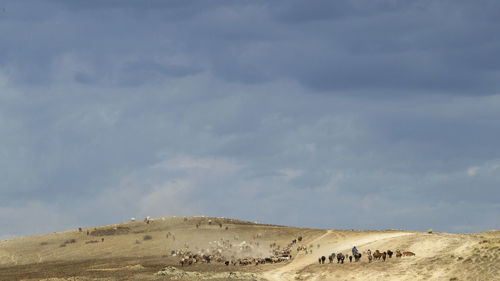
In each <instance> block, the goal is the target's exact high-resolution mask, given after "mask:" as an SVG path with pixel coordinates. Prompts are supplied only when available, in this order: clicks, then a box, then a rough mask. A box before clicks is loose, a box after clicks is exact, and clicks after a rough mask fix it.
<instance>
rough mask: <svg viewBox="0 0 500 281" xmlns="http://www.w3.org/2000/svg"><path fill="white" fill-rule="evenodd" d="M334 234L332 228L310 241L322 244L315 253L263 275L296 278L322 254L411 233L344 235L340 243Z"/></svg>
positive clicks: (277, 279) (284, 279)
mask: <svg viewBox="0 0 500 281" xmlns="http://www.w3.org/2000/svg"><path fill="white" fill-rule="evenodd" d="M332 235H334V233H333V231H332V230H328V231H327V232H326V233H325V234H322V235H320V236H319V237H317V238H315V239H314V240H313V241H311V242H309V243H311V244H321V249H320V250H318V251H316V252H315V253H314V254H313V255H304V254H299V255H297V256H296V257H295V258H294V259H293V260H292V261H291V262H290V263H289V264H287V265H284V266H282V267H280V268H277V269H274V270H270V271H267V272H264V273H263V274H262V277H263V278H265V279H267V280H273V281H288V280H295V277H296V276H297V272H298V271H300V270H302V269H303V268H305V267H306V266H308V265H310V264H314V263H316V262H317V258H318V257H320V256H328V255H330V254H331V253H332V252H335V253H338V252H344V253H345V252H346V251H350V249H351V247H352V246H353V245H357V246H358V247H361V246H363V245H365V244H369V243H372V242H376V241H380V240H384V239H390V238H394V237H399V236H405V235H411V233H408V232H395V233H381V234H368V235H366V236H365V237H353V238H348V237H344V238H342V239H341V241H342V242H341V243H338V242H337V241H336V240H337V239H334V238H337V237H328V236H332Z"/></svg>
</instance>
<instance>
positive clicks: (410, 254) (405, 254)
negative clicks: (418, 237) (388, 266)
mask: <svg viewBox="0 0 500 281" xmlns="http://www.w3.org/2000/svg"><path fill="white" fill-rule="evenodd" d="M414 255H415V253H413V252H403V256H414Z"/></svg>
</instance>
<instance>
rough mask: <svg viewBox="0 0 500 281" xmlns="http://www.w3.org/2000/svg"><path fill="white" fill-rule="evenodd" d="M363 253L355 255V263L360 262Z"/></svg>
mask: <svg viewBox="0 0 500 281" xmlns="http://www.w3.org/2000/svg"><path fill="white" fill-rule="evenodd" d="M361 256H362V255H361V253H360V252H357V253H355V254H354V261H355V262H358V261H359V260H360V259H361Z"/></svg>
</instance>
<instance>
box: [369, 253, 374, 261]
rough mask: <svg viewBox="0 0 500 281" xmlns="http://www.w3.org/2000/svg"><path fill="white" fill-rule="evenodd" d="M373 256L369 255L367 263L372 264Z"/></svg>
mask: <svg viewBox="0 0 500 281" xmlns="http://www.w3.org/2000/svg"><path fill="white" fill-rule="evenodd" d="M372 260H373V256H372V255H371V254H369V255H368V262H372Z"/></svg>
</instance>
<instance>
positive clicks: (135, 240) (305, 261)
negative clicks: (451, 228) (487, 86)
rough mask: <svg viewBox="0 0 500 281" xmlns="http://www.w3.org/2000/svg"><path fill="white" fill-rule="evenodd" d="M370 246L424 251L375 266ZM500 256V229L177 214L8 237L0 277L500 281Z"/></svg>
mask: <svg viewBox="0 0 500 281" xmlns="http://www.w3.org/2000/svg"><path fill="white" fill-rule="evenodd" d="M299 237H300V238H301V239H300V241H299V239H298V238H299ZM294 240H295V243H294V242H293V241H294ZM354 245H355V246H357V248H358V249H359V250H360V252H361V253H362V257H361V260H360V261H359V262H355V261H354V260H353V261H352V262H350V261H349V259H348V258H347V259H345V260H344V264H340V263H337V259H335V260H334V262H333V263H329V261H328V258H327V259H326V262H325V264H319V262H318V258H320V257H321V256H325V257H328V256H329V255H330V254H331V253H336V254H338V253H343V254H345V255H347V256H349V255H351V248H352V247H353V246H354ZM369 249H370V250H371V251H372V252H374V251H375V250H376V249H378V250H380V251H381V252H384V251H387V250H392V251H394V252H395V251H396V249H400V250H401V251H402V252H404V251H409V252H413V253H415V256H403V257H400V258H397V257H395V255H394V256H393V257H392V258H387V259H386V261H383V260H382V259H380V260H373V261H372V262H369V260H368V258H367V250H369ZM499 254H500V231H488V232H483V233H475V234H449V233H426V232H414V231H403V230H380V231H356V230H324V229H306V228H296V227H286V226H277V225H265V224H257V223H251V222H245V221H239V220H233V219H226V218H209V217H170V218H160V219H152V220H149V221H136V222H127V223H120V224H114V225H107V226H99V227H90V228H81V229H74V230H69V231H65V232H59V233H51V234H46V235H39V236H28V237H19V238H13V239H10V240H6V241H2V242H0V280H9V281H11V280H47V281H48V280H50V281H63V280H80V281H87V280H89V281H90V280H93V281H94V280H100V281H101V280H102V281H104V280H106V281H107V280H269V281H272V280H278V281H279V280H367V279H371V280H500V279H499V277H498V276H500V272H499V271H500V270H499V269H498V264H500V256H499ZM182 259H184V260H185V262H184V263H183V264H181V263H180V261H181V260H182ZM194 260H197V262H194ZM208 261H210V262H208ZM226 261H227V263H228V265H226V264H225V262H226ZM246 263H250V264H248V265H244V264H246ZM256 263H257V264H258V265H255V264H256Z"/></svg>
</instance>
